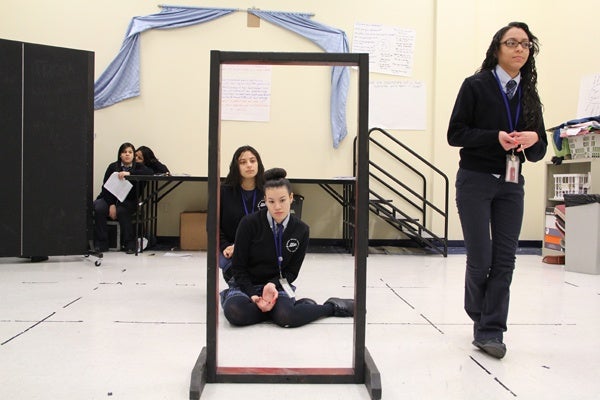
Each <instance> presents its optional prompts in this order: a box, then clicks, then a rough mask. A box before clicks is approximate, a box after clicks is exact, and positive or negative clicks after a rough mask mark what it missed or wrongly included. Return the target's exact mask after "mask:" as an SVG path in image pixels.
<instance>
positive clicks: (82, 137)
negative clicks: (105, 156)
mask: <svg viewBox="0 0 600 400" xmlns="http://www.w3.org/2000/svg"><path fill="white" fill-rule="evenodd" d="M21 50H22V51H21V53H20V54H19V57H18V59H19V60H20V61H19V62H21V63H22V68H21V67H19V79H14V77H13V80H14V81H15V82H17V85H15V86H18V87H19V92H16V94H15V95H14V96H13V97H14V98H13V99H8V98H7V99H4V97H3V100H2V103H0V107H2V108H1V110H2V114H4V110H9V109H10V110H12V109H14V108H15V107H16V106H15V104H18V105H19V107H21V105H22V110H21V111H20V114H21V116H20V117H19V120H18V121H17V122H18V123H17V124H16V125H15V127H14V128H13V129H14V130H17V131H19V132H18V134H17V135H16V139H14V140H11V141H6V140H5V138H4V134H2V137H0V141H1V143H0V144H1V146H0V147H7V148H8V149H7V151H12V152H14V154H15V155H16V156H18V160H16V164H19V167H18V168H15V171H16V172H20V181H19V182H18V183H15V182H12V183H11V187H10V192H11V193H13V192H14V193H15V194H13V195H11V196H12V197H14V198H16V199H17V200H18V202H19V203H20V205H21V209H20V211H21V212H20V215H19V213H18V212H15V214H17V215H18V216H19V224H18V225H15V227H14V228H13V224H15V221H11V225H10V229H11V231H12V230H15V231H17V232H19V235H20V238H19V240H20V244H19V247H20V248H19V251H18V252H17V253H14V254H12V252H11V254H5V253H1V254H0V255H4V256H7V255H12V256H15V255H22V256H43V255H47V256H51V255H66V254H83V253H84V252H85V251H86V249H87V243H88V242H87V241H88V237H90V236H91V214H90V213H91V202H92V180H93V90H94V89H93V65H94V58H93V53H92V52H88V51H81V50H73V49H66V48H60V47H52V46H44V45H38V44H30V43H23V44H22V46H21ZM2 59H3V60H4V57H2ZM3 62H4V61H3ZM6 62H7V63H8V61H6ZM21 88H22V89H21ZM11 169H12V168H11ZM19 170H20V171H19ZM16 175H18V174H16ZM17 188H18V190H15V189H17ZM12 197H11V198H12ZM11 201H14V200H11ZM13 209H14V207H13ZM17 211H18V210H17ZM9 250H10V249H9Z"/></svg>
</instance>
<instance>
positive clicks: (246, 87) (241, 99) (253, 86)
mask: <svg viewBox="0 0 600 400" xmlns="http://www.w3.org/2000/svg"><path fill="white" fill-rule="evenodd" d="M221 68H222V70H221V119H222V120H229V121H260V122H266V121H269V119H270V111H271V69H272V68H271V66H270V65H229V64H223V65H222V66H221Z"/></svg>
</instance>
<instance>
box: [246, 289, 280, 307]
mask: <svg viewBox="0 0 600 400" xmlns="http://www.w3.org/2000/svg"><path fill="white" fill-rule="evenodd" d="M277 297H279V292H278V291H277V288H276V287H275V284H274V283H273V282H269V283H267V284H266V285H265V287H263V292H262V296H256V295H254V296H252V302H254V304H256V306H257V307H258V308H259V309H260V310H261V311H262V312H269V311H271V310H272V309H273V307H275V303H276V302H277Z"/></svg>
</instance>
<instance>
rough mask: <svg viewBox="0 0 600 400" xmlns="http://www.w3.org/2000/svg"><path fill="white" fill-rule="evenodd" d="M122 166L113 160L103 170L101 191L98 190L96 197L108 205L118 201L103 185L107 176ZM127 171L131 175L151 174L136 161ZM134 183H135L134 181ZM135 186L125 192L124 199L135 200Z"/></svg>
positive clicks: (141, 186) (140, 190) (149, 170)
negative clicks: (104, 170)
mask: <svg viewBox="0 0 600 400" xmlns="http://www.w3.org/2000/svg"><path fill="white" fill-rule="evenodd" d="M123 170H124V169H123V167H122V166H121V163H120V162H117V161H115V162H114V163H111V164H109V165H108V167H107V168H106V172H104V179H103V180H102V191H101V192H100V194H99V195H98V198H99V199H100V198H103V199H104V200H105V201H106V202H107V203H108V205H109V206H110V205H113V204H117V203H119V200H118V199H117V198H116V197H115V195H114V194H112V193H111V192H109V191H108V190H107V189H106V188H105V187H104V184H105V183H106V181H107V180H108V178H110V176H111V175H112V173H113V172H120V171H123ZM129 173H130V174H131V175H152V174H153V172H152V170H151V169H150V168H148V167H146V166H145V165H144V164H138V163H135V162H134V163H133V164H132V167H131V170H130V171H129ZM139 184H140V188H139V192H140V193H142V190H143V188H144V187H143V182H139ZM134 185H135V183H134ZM135 192H136V191H135V186H134V187H132V188H131V190H130V191H129V193H128V194H127V197H126V198H125V201H128V200H130V201H136V199H135Z"/></svg>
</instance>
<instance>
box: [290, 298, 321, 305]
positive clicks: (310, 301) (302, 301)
mask: <svg viewBox="0 0 600 400" xmlns="http://www.w3.org/2000/svg"><path fill="white" fill-rule="evenodd" d="M302 304H310V305H312V306H314V305H316V304H317V302H316V301H314V300H313V299H309V298H308V297H304V298H302V299H298V300H296V302H295V303H294V305H296V306H299V305H302Z"/></svg>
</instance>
